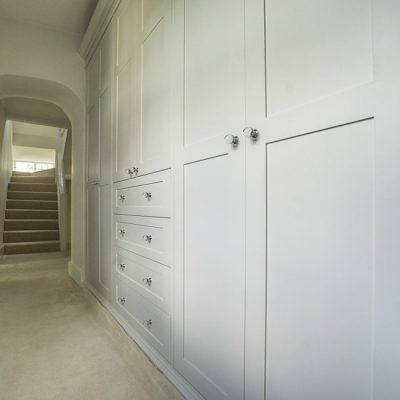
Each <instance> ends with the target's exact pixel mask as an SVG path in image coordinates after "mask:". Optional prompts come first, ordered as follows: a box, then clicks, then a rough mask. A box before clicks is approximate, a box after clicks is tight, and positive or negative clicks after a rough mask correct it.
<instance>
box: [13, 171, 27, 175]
mask: <svg viewBox="0 0 400 400" xmlns="http://www.w3.org/2000/svg"><path fill="white" fill-rule="evenodd" d="M12 176H32V173H31V172H25V171H12Z"/></svg>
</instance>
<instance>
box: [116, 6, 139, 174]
mask: <svg viewBox="0 0 400 400" xmlns="http://www.w3.org/2000/svg"><path fill="white" fill-rule="evenodd" d="M134 21H135V19H134V16H133V1H131V0H125V1H123V3H122V4H121V6H120V8H119V10H118V14H117V16H116V18H115V23H114V26H115V29H116V33H115V35H114V37H115V48H116V51H115V56H114V60H115V97H116V101H115V126H114V132H115V133H114V168H113V170H114V181H119V180H123V179H128V178H131V177H132V176H133V173H132V174H131V173H130V172H132V168H133V167H134V143H133V129H132V110H133V93H134V88H133V78H132V73H133V71H132V69H133V65H132V47H133V42H134V29H133V26H134Z"/></svg>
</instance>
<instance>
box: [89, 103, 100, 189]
mask: <svg viewBox="0 0 400 400" xmlns="http://www.w3.org/2000/svg"><path fill="white" fill-rule="evenodd" d="M87 146H88V149H87V155H88V176H87V179H88V182H89V183H93V182H99V180H100V159H99V155H100V154H99V150H100V139H99V102H98V101H97V102H95V104H94V105H93V106H92V108H91V109H90V110H89V114H88V140H87Z"/></svg>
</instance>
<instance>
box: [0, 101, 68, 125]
mask: <svg viewBox="0 0 400 400" xmlns="http://www.w3.org/2000/svg"><path fill="white" fill-rule="evenodd" d="M1 105H2V107H3V108H4V110H5V112H6V116H7V119H11V120H14V121H20V122H31V123H34V124H41V125H47V126H58V127H60V128H69V127H70V121H69V119H68V117H67V116H66V115H65V113H64V111H63V110H62V109H61V108H60V107H58V106H56V105H55V104H52V103H48V102H47V101H42V100H36V99H28V98H23V97H10V98H7V99H3V100H1Z"/></svg>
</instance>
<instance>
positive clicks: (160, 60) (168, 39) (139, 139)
mask: <svg viewBox="0 0 400 400" xmlns="http://www.w3.org/2000/svg"><path fill="white" fill-rule="evenodd" d="M136 3H137V11H136V13H135V14H136V15H137V16H140V18H138V19H137V23H136V26H137V28H138V32H137V35H136V36H137V38H138V42H137V43H136V44H135V56H134V59H135V68H134V71H135V72H134V87H135V92H134V96H135V102H134V115H135V118H134V135H135V152H136V160H135V166H136V167H138V168H139V171H138V174H139V175H143V174H146V173H149V172H155V171H159V170H162V169H166V168H170V167H171V149H172V142H171V139H172V137H171V130H172V127H171V112H172V109H173V107H172V96H171V94H172V70H171V62H172V61H173V60H174V53H173V51H172V44H173V37H172V31H171V18H172V16H171V13H172V0H151V1H137V2H136Z"/></svg>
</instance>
